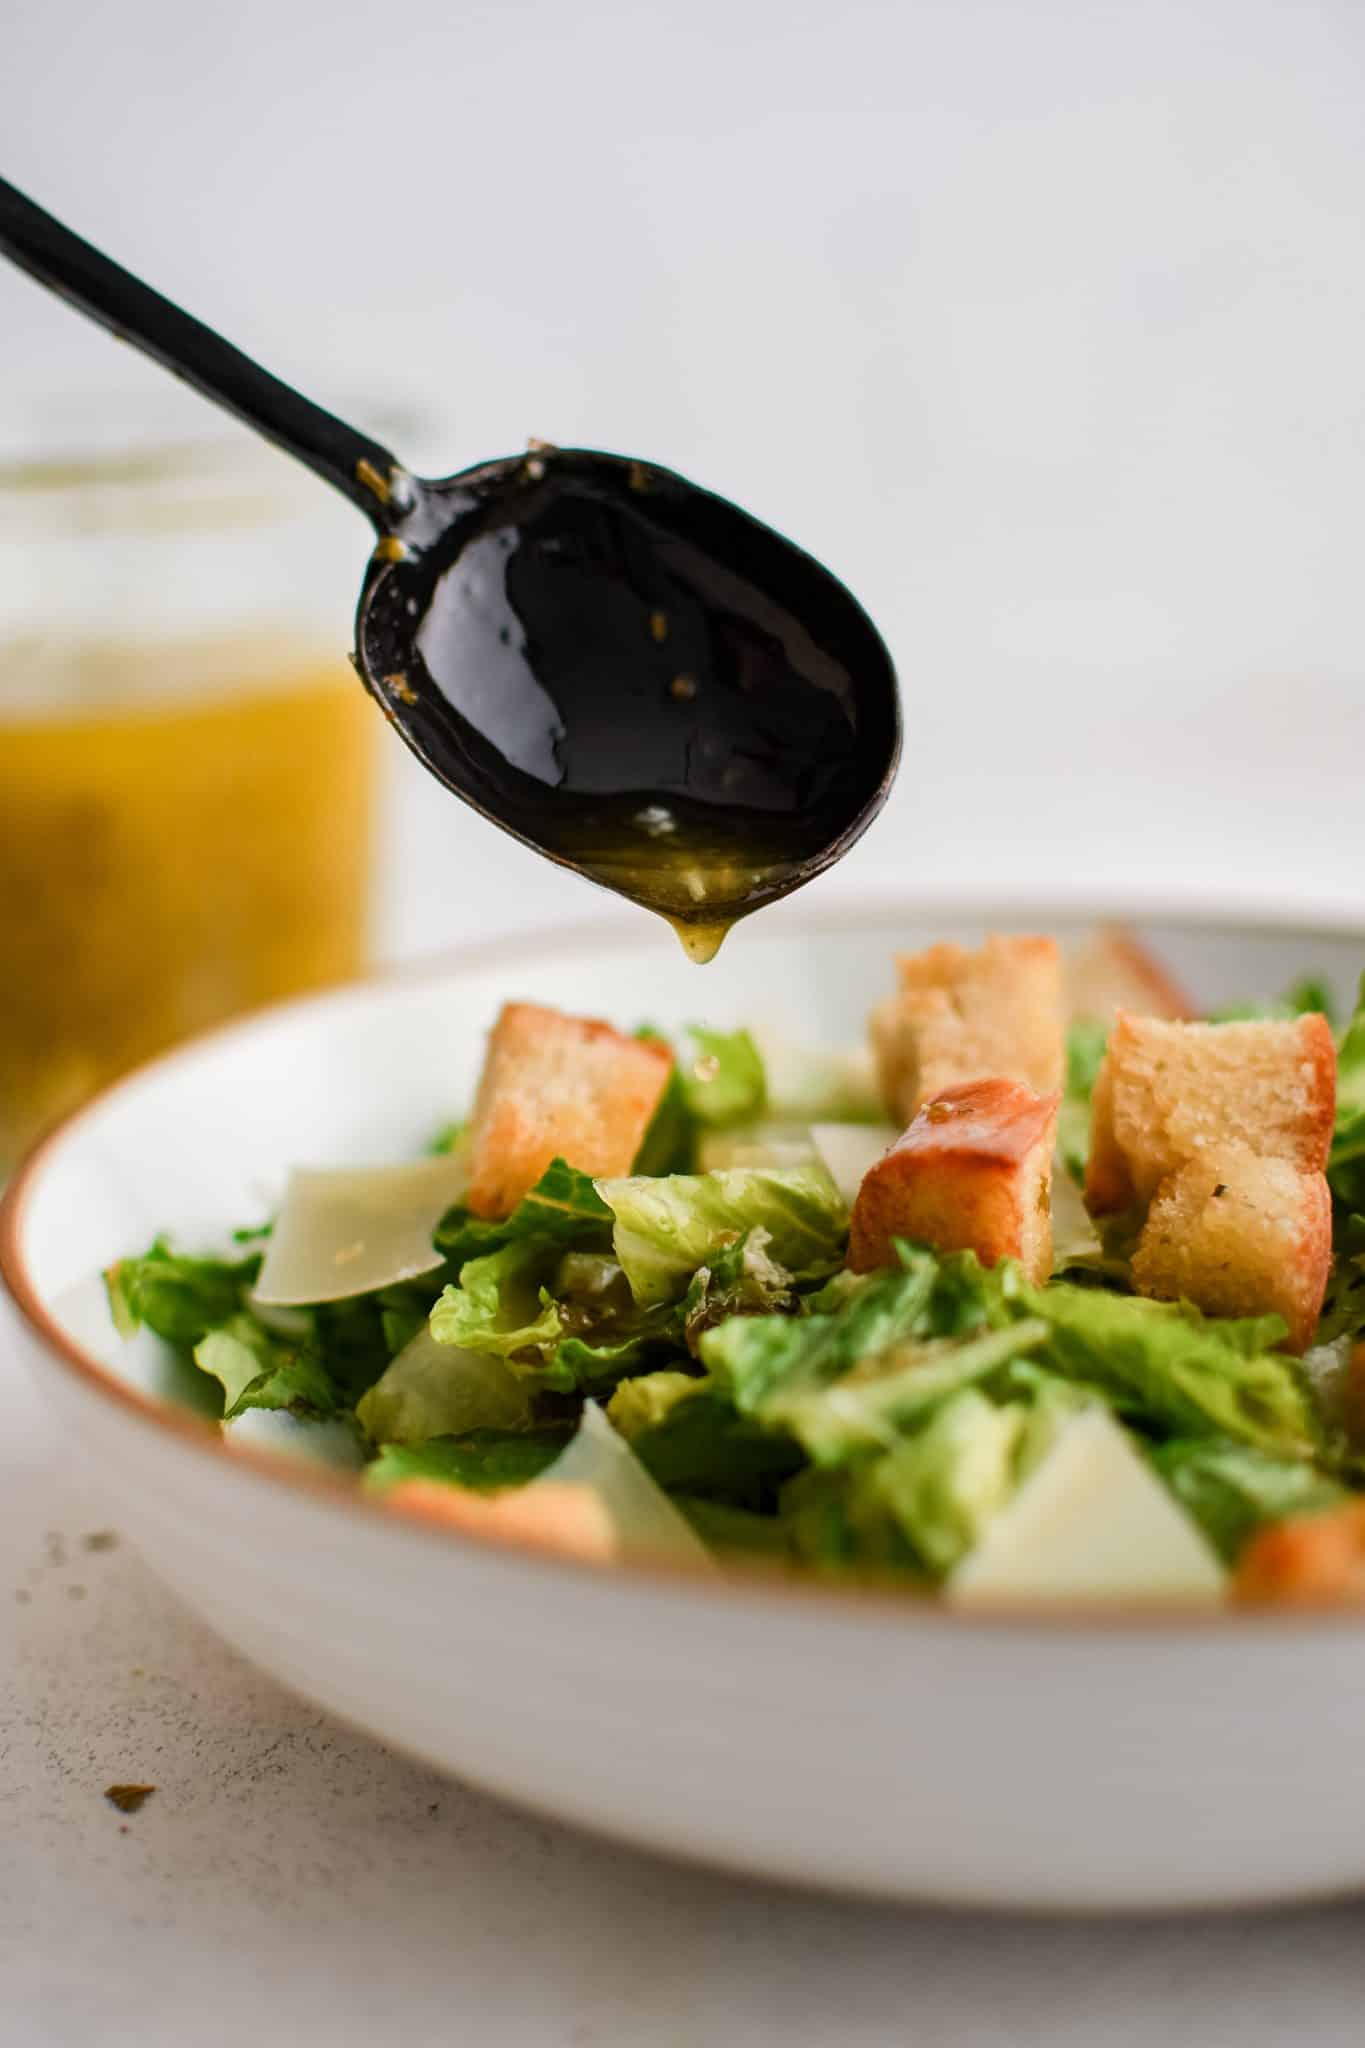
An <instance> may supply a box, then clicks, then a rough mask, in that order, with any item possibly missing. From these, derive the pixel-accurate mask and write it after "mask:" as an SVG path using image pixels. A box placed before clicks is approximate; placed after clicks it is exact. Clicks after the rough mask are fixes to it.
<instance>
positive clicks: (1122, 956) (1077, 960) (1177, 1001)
mask: <svg viewBox="0 0 1365 2048" xmlns="http://www.w3.org/2000/svg"><path fill="white" fill-rule="evenodd" d="M1065 980H1066V1004H1067V1013H1068V1017H1069V1019H1075V1018H1077V1017H1094V1018H1096V1019H1097V1020H1098V1021H1099V1022H1100V1023H1101V1024H1110V1023H1112V1022H1113V1020H1114V1018H1115V1017H1116V1016H1117V1015H1118V1013H1119V1011H1120V1010H1131V1011H1132V1012H1133V1014H1134V1015H1135V1016H1138V1017H1167V1018H1170V1019H1172V1020H1178V1019H1182V1018H1191V1017H1197V1016H1198V1014H1199V1012H1198V1011H1197V1010H1196V1008H1195V1006H1194V1004H1193V1003H1192V1002H1191V1000H1190V998H1189V997H1188V996H1187V995H1186V993H1185V991H1184V989H1183V988H1181V986H1180V984H1179V982H1177V981H1175V980H1173V978H1172V977H1171V975H1170V974H1168V973H1167V971H1166V968H1165V967H1164V966H1163V964H1162V962H1161V961H1160V960H1159V959H1158V958H1157V956H1156V954H1155V953H1153V952H1152V950H1151V948H1150V947H1149V946H1145V945H1144V944H1143V942H1142V940H1141V939H1140V938H1139V937H1138V936H1137V934H1136V932H1131V931H1129V930H1128V929H1127V927H1126V926H1124V925H1117V924H1114V925H1105V926H1104V927H1103V928H1102V929H1101V930H1100V931H1097V932H1096V933H1095V934H1094V936H1093V938H1091V939H1089V940H1087V942H1086V944H1085V945H1084V946H1082V947H1081V948H1080V949H1079V951H1077V952H1075V953H1073V954H1072V955H1071V957H1070V958H1069V959H1068V960H1067V962H1066V967H1065Z"/></svg>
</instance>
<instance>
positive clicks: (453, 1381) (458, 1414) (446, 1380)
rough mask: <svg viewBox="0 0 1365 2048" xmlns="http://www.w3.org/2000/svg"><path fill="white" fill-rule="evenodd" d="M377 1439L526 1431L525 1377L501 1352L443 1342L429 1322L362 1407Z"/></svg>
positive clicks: (360, 1414) (361, 1415) (359, 1415)
mask: <svg viewBox="0 0 1365 2048" xmlns="http://www.w3.org/2000/svg"><path fill="white" fill-rule="evenodd" d="M356 1420H357V1421H358V1422H359V1424H360V1426H361V1428H362V1429H363V1430H364V1432H365V1434H366V1436H368V1437H369V1439H370V1441H371V1442H372V1443H377V1444H424V1443H426V1442H427V1441H428V1440H429V1439H430V1438H431V1437H448V1436H463V1435H465V1434H467V1433H468V1432H469V1431H470V1430H475V1429H496V1430H516V1429H525V1428H528V1427H529V1426H530V1422H531V1403H530V1396H529V1392H528V1389H527V1387H526V1384H525V1382H524V1380H522V1379H521V1378H519V1377H518V1376H517V1374H516V1373H514V1372H513V1371H512V1369H511V1368H510V1367H509V1366H508V1365H507V1364H506V1362H505V1361H504V1360H503V1359H502V1358H500V1357H498V1356H497V1355H496V1354H490V1353H488V1352H478V1351H469V1350H465V1349H462V1348H461V1347H459V1346H458V1345H454V1344H449V1343H441V1342H440V1341H439V1340H438V1339H437V1338H436V1337H434V1336H433V1335H432V1333H431V1331H430V1330H429V1329H427V1328H426V1327H425V1325H424V1326H423V1328H422V1329H421V1330H420V1331H419V1332H418V1334H417V1335H416V1336H415V1337H414V1338H413V1339H412V1341H411V1342H410V1343H409V1344H407V1345H405V1346H404V1348H403V1350H402V1351H400V1352H399V1354H398V1356H397V1357H396V1358H395V1359H394V1361H393V1363H392V1365H390V1366H389V1368H388V1370H387V1371H386V1372H385V1373H384V1375H383V1377H382V1378H381V1379H379V1380H377V1381H376V1382H375V1384H374V1385H373V1386H372V1387H371V1388H370V1390H369V1392H368V1393H367V1394H365V1395H364V1396H363V1397H362V1398H361V1400H360V1401H359V1402H358V1404H357V1406H356Z"/></svg>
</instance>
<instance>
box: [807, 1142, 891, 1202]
mask: <svg viewBox="0 0 1365 2048" xmlns="http://www.w3.org/2000/svg"><path fill="white" fill-rule="evenodd" d="M899 1136H900V1132H899V1131H898V1130H897V1129H896V1127H895V1125H894V1124H812V1125H811V1127H810V1137H811V1143H812V1144H813V1145H814V1147H815V1149H816V1151H817V1152H818V1153H819V1155H820V1158H821V1159H822V1160H823V1161H824V1163H825V1165H826V1166H827V1167H828V1169H829V1175H830V1179H831V1180H832V1181H833V1182H834V1184H835V1186H836V1187H837V1188H838V1190H839V1193H840V1194H841V1195H842V1196H843V1198H844V1200H845V1201H846V1202H847V1203H848V1204H849V1206H850V1208H851V1207H852V1205H853V1203H854V1202H855V1201H856V1199H857V1195H858V1190H859V1188H860V1187H861V1186H862V1184H863V1175H864V1174H865V1173H866V1172H867V1171H868V1169H869V1168H870V1167H873V1166H875V1165H876V1164H877V1161H878V1160H879V1159H881V1158H882V1157H883V1156H884V1155H885V1154H886V1153H887V1152H888V1151H889V1150H890V1148H891V1146H892V1145H894V1144H895V1142H896V1140H897V1138H898V1137H899Z"/></svg>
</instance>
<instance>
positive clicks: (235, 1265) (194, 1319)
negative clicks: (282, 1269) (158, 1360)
mask: <svg viewBox="0 0 1365 2048" xmlns="http://www.w3.org/2000/svg"><path fill="white" fill-rule="evenodd" d="M260 1268H261V1256H260V1253H259V1252H253V1253H252V1254H251V1255H250V1256H249V1257H248V1258H245V1259H189V1258H185V1257H183V1256H181V1255H180V1254H179V1253H177V1252H173V1251H172V1250H171V1249H170V1247H169V1245H168V1244H167V1243H166V1240H165V1239H164V1238H160V1237H159V1238H157V1240H156V1242H155V1243H154V1244H153V1245H152V1247H151V1249H150V1250H149V1251H147V1252H146V1253H145V1254H144V1255H143V1257H142V1258H140V1259H119V1260H118V1261H117V1263H116V1264H114V1265H112V1266H110V1268H109V1269H108V1271H107V1272H106V1274H105V1276H104V1285H105V1290H106V1292H107V1294H108V1296H109V1312H110V1314H111V1315H112V1316H113V1319H114V1324H115V1327H116V1328H117V1330H118V1332H119V1335H120V1336H123V1337H131V1336H132V1335H133V1333H134V1331H135V1330H137V1329H139V1328H140V1327H141V1326H142V1325H143V1324H144V1323H145V1324H146V1326H147V1328H148V1329H149V1330H151V1331H152V1332H153V1333H154V1334H155V1335H156V1336H158V1337H160V1338H162V1339H164V1341H165V1342H166V1343H167V1344H175V1345H178V1346H181V1347H182V1348H184V1349H186V1350H189V1349H192V1348H193V1347H194V1346H195V1345H196V1344H198V1343H200V1342H202V1340H203V1339H204V1338H205V1337H206V1336H207V1335H208V1333H209V1331H210V1330H212V1329H214V1328H216V1327H217V1325H218V1324H220V1323H225V1322H227V1321H228V1319H229V1318H230V1317H231V1316H234V1315H236V1314H237V1312H238V1310H239V1309H240V1308H241V1307H242V1306H243V1303H244V1302H245V1300H246V1296H247V1294H248V1293H249V1291H250V1289H251V1286H252V1284H253V1282H254V1281H255V1279H256V1275H257V1274H258V1273H259V1271H260Z"/></svg>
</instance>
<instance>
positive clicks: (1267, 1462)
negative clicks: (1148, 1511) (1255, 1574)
mask: <svg viewBox="0 0 1365 2048" xmlns="http://www.w3.org/2000/svg"><path fill="white" fill-rule="evenodd" d="M1151 1457H1152V1463H1153V1464H1154V1465H1155V1467H1156V1469H1157V1471H1158V1472H1159V1473H1160V1475H1161V1477H1162V1478H1163V1479H1164V1480H1165V1482H1166V1484H1167V1486H1169V1487H1170V1489H1171V1491H1172V1493H1173V1494H1174V1495H1175V1497H1176V1499H1177V1500H1178V1501H1179V1502H1180V1504H1181V1506H1182V1507H1183V1508H1185V1509H1186V1510H1187V1511H1188V1513H1189V1514H1191V1515H1192V1516H1193V1517H1194V1519H1195V1521H1196V1522H1198V1523H1199V1525H1200V1527H1201V1528H1202V1529H1203V1531H1204V1533H1205V1535H1206V1536H1207V1537H1208V1538H1209V1540H1210V1542H1211V1543H1212V1544H1213V1547H1214V1549H1215V1550H1217V1552H1218V1553H1219V1555H1220V1556H1221V1557H1222V1558H1223V1559H1224V1561H1225V1562H1226V1563H1228V1564H1235V1563H1236V1561H1237V1559H1238V1557H1239V1555H1240V1554H1241V1552H1242V1550H1243V1549H1244V1547H1245V1545H1246V1543H1247V1542H1248V1540H1249V1538H1250V1537H1252V1536H1254V1535H1255V1533H1256V1531H1257V1530H1258V1529H1260V1528H1263V1527H1264V1526H1265V1524H1266V1523H1268V1522H1278V1521H1282V1520H1283V1519H1284V1517H1285V1516H1286V1515H1304V1514H1315V1513H1317V1512H1319V1511H1320V1510H1324V1509H1327V1508H1334V1507H1340V1506H1341V1505H1342V1504H1343V1503H1344V1502H1345V1501H1347V1500H1349V1499H1350V1498H1351V1496H1350V1494H1349V1493H1348V1492H1347V1490H1346V1488H1345V1487H1344V1486H1339V1485H1338V1484H1337V1482H1336V1481H1335V1480H1334V1479H1329V1478H1327V1477H1326V1476H1325V1475H1324V1474H1323V1473H1321V1472H1319V1471H1317V1470H1316V1469H1315V1468H1314V1467H1313V1466H1312V1465H1307V1464H1304V1463H1303V1462H1302V1461H1301V1460H1296V1459H1290V1458H1276V1457H1272V1456H1271V1455H1270V1454H1269V1453H1268V1452H1265V1451H1260V1450H1257V1449H1256V1448H1255V1447H1254V1446H1253V1445H1251V1444H1245V1443H1236V1442H1234V1441H1232V1440H1231V1439H1230V1438H1227V1437H1200V1438H1194V1439H1189V1438H1177V1439H1176V1440H1175V1441H1173V1442H1171V1443H1167V1444H1161V1445H1160V1446H1158V1448H1157V1449H1155V1450H1154V1451H1153V1452H1152V1453H1151Z"/></svg>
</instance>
